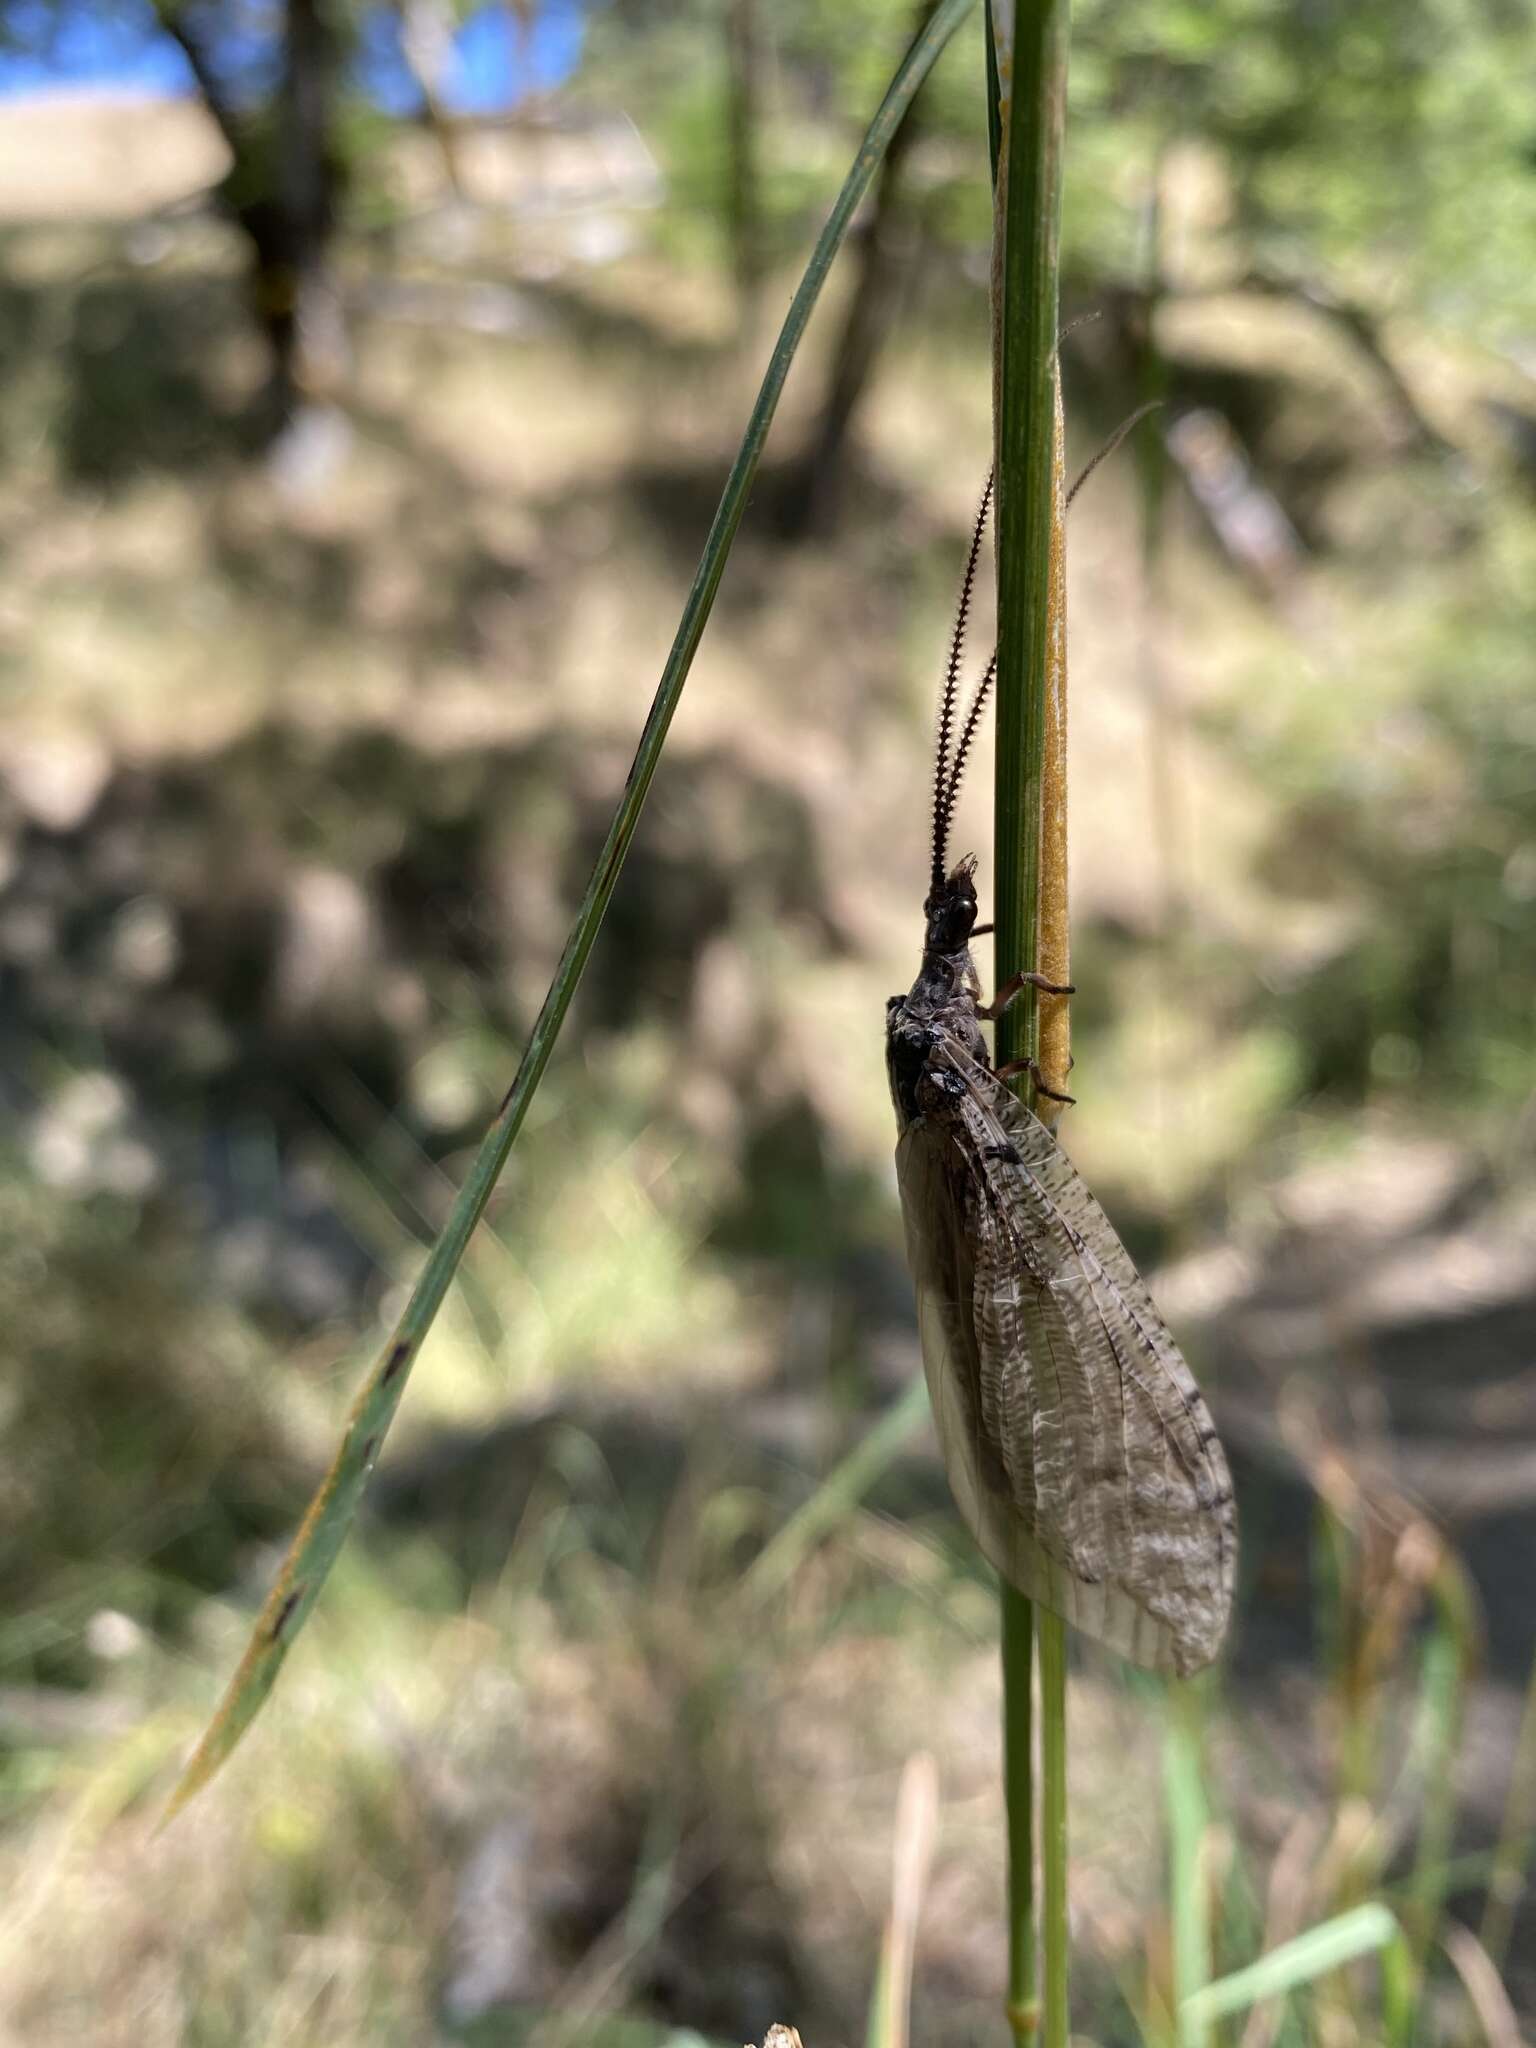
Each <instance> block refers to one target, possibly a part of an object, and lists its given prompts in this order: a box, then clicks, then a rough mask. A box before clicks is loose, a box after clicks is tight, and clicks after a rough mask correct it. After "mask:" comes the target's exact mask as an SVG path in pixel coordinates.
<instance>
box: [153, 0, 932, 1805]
mask: <svg viewBox="0 0 1536 2048" xmlns="http://www.w3.org/2000/svg"><path fill="white" fill-rule="evenodd" d="M971 4H972V0H940V4H939V5H938V6H936V7H935V9H934V11H933V14H932V15H931V16H930V18H929V20H928V21H927V23H926V25H925V26H924V27H923V29H922V31H921V32H920V33H919V34H918V36H917V37H916V38H915V39H914V41H913V43H912V45H911V47H910V48H909V49H908V51H907V53H906V55H905V57H904V58H903V59H902V62H901V64H900V66H899V68H898V69H897V72H896V74H895V77H894V78H893V79H892V81H891V84H890V87H889V88H888V90H887V92H886V95H885V98H884V99H883V100H882V102H881V104H880V108H879V110H878V112H877V113H876V115H875V117H874V119H873V121H872V122H871V123H870V125H869V130H868V133H867V134H866V135H865V137H864V140H863V143H862V144H861V145H860V148H859V152H858V155H857V156H856V157H855V158H854V161H853V166H852V168H851V169H850V171H849V173H848V176H847V177H846V179H845V180H844V182H843V187H842V190H841V192H839V194H838V196H837V200H836V202H835V203H834V205H833V208H832V211H831V214H830V215H829V217H828V220H827V224H826V226H825V227H824V228H823V229H822V232H821V236H820V239H819V240H818V241H817V244H816V247H815V249H814V251H813V252H812V255H811V259H810V261H809V263H808V264H807V266H806V269H805V273H804V275H803V276H802V278H801V280H800V283H799V286H798V287H797V289H796V291H795V295H794V298H793V299H792V300H791V302H790V308H789V312H788V314H787V315H786V317H785V321H784V325H783V328H782V329H781V331H780V333H779V338H778V340H777V342H776V343H775V345H774V350H773V354H772V356H771V358H770V359H769V363H768V369H767V372H766V374H765V375H764V378H763V382H762V386H761V388H760V389H759V391H758V395H757V400H756V402H755V404H754V405H753V408H752V413H751V417H750V418H749V420H748V422H747V430H746V433H745V434H744V436H743V437H742V442H741V446H740V448H739V449H738V451H737V454H736V459H735V461H734V462H733V463H732V465H731V470H730V474H729V476H728V477H727V479H726V483H725V489H724V490H723V492H722V493H721V497H720V503H719V505H718V507H717V508H716V511H715V516H714V519H713V521H712V523H711V525H710V529H709V536H708V538H707V540H706V541H705V544H704V552H703V554H702V556H701V557H700V560H699V566H698V569H697V571H696V573H695V575H694V579H693V587H692V588H691V590H690V591H689V593H688V601H687V603H686V604H685V605H684V607H683V615H682V619H681V621H680V623H679V625H678V629H677V635H676V638H675V639H674V640H673V643H672V651H671V653H670V654H669V655H668V657H667V662H666V666H665V668H664V669H663V670H662V675H661V681H660V682H659V683H658V685H657V688H656V695H655V697H654V699H653V701H652V704H651V709H650V714H649V716H648V717H647V719H646V722H645V727H644V730H643V731H642V733H641V736H640V744H639V747H638V749H637V750H636V753H635V759H634V763H633V765H632V766H631V768H630V771H629V779H628V780H627V782H626V783H625V785H624V792H623V795H622V796H621V797H620V799H619V804H618V808H617V810H616V811H615V813H614V817H613V823H612V824H611V825H610V826H609V828H608V835H607V837H606V839H605V840H604V842H603V847H602V850H601V852H600V853H599V854H598V857H597V862H596V865H595V866H594V868H593V870H592V875H591V879H590V880H589V881H588V883H587V887H586V892H585V894H584V895H583V897H582V900H581V905H580V908H579V909H578V910H577V913H576V918H575V922H574V923H573V925H572V927H571V932H570V936H569V938H568V939H567V940H566V942H565V950H564V952H563V953H562V954H561V956H560V961H559V964H558V966H557V967H556V969H555V974H554V979H553V980H552V981H551V983H550V986H549V993H548V994H547V995H546V996H545V998H544V1003H543V1007H542V1008H541V1009H540V1011H539V1014H538V1017H537V1018H536V1019H535V1021H534V1026H533V1030H532V1032H531V1034H530V1036H529V1040H528V1045H527V1048H526V1050H525V1051H524V1053H523V1057H522V1060H521V1062H520V1064H519V1066H518V1069H517V1073H516V1076H515V1077H514V1079H513V1082H512V1085H511V1087H510V1088H509V1089H508V1090H507V1093H506V1096H505V1097H504V1098H503V1101H502V1104H501V1107H500V1108H499V1109H498V1110H497V1112H496V1115H495V1117H494V1118H493V1119H492V1121H491V1126H490V1129H489V1130H488V1131H487V1132H486V1135H485V1137H484V1139H483V1140H482V1141H481V1145H480V1149H479V1151H478V1152H477V1153H476V1155H475V1158H474V1161H473V1163H472V1165H471V1166H470V1169H469V1174H468V1176H467V1178H466V1180H465V1182H464V1184H463V1186H462V1187H461V1188H460V1190H459V1193H458V1196H457V1198H456V1200H455V1201H454V1204H453V1207H452V1209H451V1210H450V1212H449V1215H448V1220H447V1222H446V1223H445V1224H444V1226H443V1228H442V1230H441V1232H440V1233H439V1235H438V1237H437V1240H436V1242H435V1243H434V1244H433V1246H432V1249H431V1251H430V1252H429V1253H428V1255H427V1260H426V1264H425V1265H424V1266H423V1268H422V1270H421V1274H420V1277H419V1278H418V1279H417V1282H416V1284H415V1286H414V1287H413V1288H412V1290H411V1294H410V1299H409V1300H408V1301H407V1303H406V1305H405V1309H404V1311H403V1313H402V1314H401V1317H400V1320H399V1322H398V1323H397V1324H396V1325H395V1328H394V1330H393V1331H392V1332H391V1334H390V1336H389V1338H388V1340H387V1341H386V1343H385V1345H384V1347H383V1349H382V1351H381V1352H380V1354H379V1356H378V1358H377V1360H376V1361H375V1363H374V1365H373V1366H372V1368H371V1369H370V1371H369V1374H368V1377H367V1378H366V1380H365V1381H364V1382H363V1385H362V1388H361V1389H360V1391H359V1393H358V1395H357V1398H356V1400H355V1401H354V1403H353V1406H352V1410H351V1413H350V1415H349V1416H348V1419H347V1424H346V1428H345V1430H344V1433H343V1436H342V1440H341V1444H340V1447H339V1448H338V1450H337V1452H336V1455H335V1457H334V1459H333V1460H332V1463H331V1466H330V1469H329V1470H328V1471H327V1473H326V1475H325V1477H324V1478H323V1479H322V1480H321V1482H320V1486H319V1489H318V1491H317V1492H316V1494H315V1496H314V1499H313V1500H312V1501H311V1502H310V1505H309V1507H308V1509H307V1510H306V1512H305V1515H304V1519H303V1521H302V1522H301V1523H300V1525H299V1530H298V1533H297V1535H296V1536H295V1538H294V1540H293V1543H292V1545H291V1546H290V1548H289V1551H288V1554H287V1556H286V1558H285V1559H284V1561H283V1563H282V1565H281V1566H280V1568H279V1570H278V1573H277V1577H276V1580H275V1581H274V1583H273V1586H272V1590H271V1592H270V1593H269V1594H268V1596H267V1599H266V1602H265V1604H264V1605H263V1607H262V1610H261V1612H260V1614H259V1615H258V1616H257V1618H256V1624H255V1627H254V1629H253V1630H252V1633H251V1637H250V1640H249V1642H248V1643H247V1645H246V1649H245V1654H244V1655H243V1657H242V1658H241V1660H240V1663H239V1666H238V1667H237V1669H236V1671H235V1674H234V1676H233V1678H232V1679H231V1680H230V1683H229V1687H228V1689H227V1690H226V1692H225V1695H224V1698H223V1701H222V1702H221V1704H220V1706H219V1709H218V1711H217V1713H216V1714H215V1716H214V1719H213V1721H212V1722H211V1723H210V1725H209V1727H208V1728H207V1730H206V1731H205V1733H204V1735H203V1738H202V1740H201V1741H200V1742H199V1744H198V1746H197V1749H196V1750H195V1751H194V1753H193V1756H192V1758H191V1761H190V1762H189V1763H188V1765H187V1767H186V1769H185V1771H184V1772H183V1773H182V1776H181V1779H180V1781H179V1782H178V1784H177V1786H176V1788H175V1790H174V1792H173V1793H172V1795H171V1799H170V1803H169V1805H168V1807H167V1810H166V1813H165V1816H164V1820H169V1819H170V1818H171V1816H172V1815H173V1814H174V1813H176V1812H177V1811H178V1810H179V1808H181V1807H182V1806H184V1805H185V1804H186V1802H187V1801H188V1800H189V1799H190V1798H191V1797H192V1796H193V1794H194V1793H196V1792H197V1791H198V1790H199V1789H200V1787H202V1786H203V1785H205V1784H206V1783H207V1782H208V1780H209V1779H210V1778H211V1777H212V1776H213V1775H214V1773H215V1772H216V1771H217V1770H218V1769H219V1767H220V1765H221V1764H222V1763H223V1762H224V1760H225V1758H226V1757H227V1756H228V1755H229V1753H230V1751H231V1750H232V1749H233V1748H234V1747H235V1745H236V1743H237V1742H238V1741H239V1740H240V1737H241V1736H242V1735H243V1734H244V1732H245V1730H246V1729H247V1728H248V1727H249V1725H250V1723H251V1722H252V1720H254V1718H255V1716H256V1714H257V1713H258V1711H259V1710H260V1708H261V1705H262V1703H263V1701H264V1700H265V1699H266V1697H267V1695H268V1693H269V1692H270V1691H271V1690H272V1687H273V1685H274V1683H275V1682H276V1679H277V1675H278V1672H279V1671H280V1670H281V1668H282V1665H283V1662H284V1660H285V1659H286V1657H287V1654H288V1651H289V1649H290V1648H291V1647H292V1644H293V1642H294V1640H295V1638H296V1637H297V1635H298V1633H299V1630H300V1629H301V1628H302V1627H303V1625H304V1622H305V1621H306V1620H307V1618H308V1616H309V1614H310V1612H311V1610H312V1608H313V1607H314V1604H315V1601H316V1600H317V1598H318V1597H319V1593H320V1589H321V1586H322V1585H323V1584H324V1582H325V1579H326V1577H327V1575H328V1574H329V1572H330V1569H331V1566H332V1565H333V1564H334V1563H335V1561H336V1557H337V1554H338V1553H339V1551H340V1549H341V1546H342V1543H343V1542H344V1541H345V1538H346V1535H347V1531H348V1530H349V1529H350V1527H351V1524H352V1520H353V1517H354V1516H355V1514H356V1512H357V1508H358V1504H359V1502H360V1501H361V1499H362V1495H363V1490H364V1488H365V1487H366V1485H367V1483H368V1479H369V1477H370V1475H371V1473H372V1471H373V1467H374V1465H375V1463H376V1462H377V1459H378V1455H379V1451H380V1448H381V1446H382V1444H383V1440H384V1435H385V1432H386V1430H387V1429H388V1427H389V1424H390V1422H391V1421H392V1420H393V1418H394V1414H395V1410H396V1408H397V1407H398V1405H399V1401H400V1396H401V1394H402V1392H403V1391H404V1388H405V1383H406V1380H407V1379H408V1378H409V1376H410V1370H411V1367H412V1366H413V1365H414V1363H415V1360H416V1357H417V1355H418V1353H419V1351H420V1348H421V1344H422V1340H423V1339H424V1338H425V1336H426V1334H427V1332H428V1330H429V1329H430V1328H431V1326H432V1323H433V1321H434V1319H435V1318H436V1315H437V1312H438V1310H439V1308H440V1307H441V1306H442V1303H443V1300H444V1297H445V1296H446V1294H447V1292H448V1289H449V1287H450V1286H451V1285H452V1282H453V1279H454V1276H455V1274H456V1273H457V1271H458V1268H459V1263H460V1261H461V1260H462V1258H463V1256H464V1251H465V1247H466V1246H467V1244H468V1243H469V1239H470V1237H471V1235H472V1233H473V1232H474V1229H475V1227H476V1225H477V1224H478V1223H479V1221H480V1218H481V1217H482V1215H483V1214H484V1213H485V1208H486V1205H487V1203H488V1202H489V1201H490V1198H491V1194H492V1192H493V1190H494V1189H495V1187H496V1184H497V1182H498V1181H499V1179H500V1178H501V1173H502V1169H503V1168H504V1167H505V1165H506V1163H507V1160H508V1157H509V1156H510V1154H511V1151H512V1147H513V1145H514V1143H515V1142H516V1139H517V1135H518V1133H519V1131H520V1130H521V1129H522V1125H523V1119H524V1118H525V1117H526V1115H527V1113H528V1106H529V1104H530V1103H531V1102H532V1100H533V1097H534V1094H535V1092H536V1091H537V1089H538V1086H539V1083H540V1081H541V1080H542V1079H543V1076H544V1070H545V1068H546V1067H547V1066H548V1064H549V1057H550V1054H551V1053H552V1052H553V1050H554V1046H555V1040H556V1039H557V1038H558V1037H559V1035H560V1027H561V1025H562V1024H563V1023H564V1022H565V1016H566V1012H567V1011H568V1010H569V1008H570V1005H571V998H572V997H573V996H574V994H575V993H576V988H577V985H578V984H579V982H580V980H581V977H582V974H583V972H584V971H585V968H586V964H587V959H588V956H589V955H590V953H591V951H592V946H593V943H594V941H595V940H596V938H597V934H598V929H599V927H600V926H601V924H602V921H603V916H604V913H605V912H606V910H607V908H608V903H609V900H610V898H611V897H612V895H613V891H614V888H615V886H616V884H617V882H618V879H619V874H620V871H621V870H622V868H623V865H624V858H625V855H626V854H627V853H628V851H629V846H630V841H631V840H632V839H633V838H634V835H635V827H636V826H637V824H638V823H639V820H640V812H641V809H642V808H643V806H644V803H645V798H646V793H647V791H648V790H649V789H650V786H651V780H652V777H653V776H654V775H655V773H656V767H657V763H658V762H659V761H660V759H661V750H662V747H663V745H664V743H665V741H666V737H667V732H668V729H669V727H670V726H671V723H672V716H673V713H674V712H675V711H676V709H677V705H678V700H679V698H680V697H681V695H682V690H683V684H684V683H685V682H686V681H687V678H688V672H689V670H690V668H691V667H692V666H693V658H694V655H695V654H696V653H697V651H698V646H699V641H700V639H701V638H702V636H703V632H704V627H705V624H706V623H707V621H708V618H709V614H710V611H711V609H712V607H713V605H714V601H715V593H716V592H717V590H718V589H719V587H720V579H721V577H722V575H723V574H724V572H725V563H726V558H727V556H728V555H729V553H730V548H731V543H732V541H733V540H734V539H735V536H736V529H737V527H738V526H739V525H740V524H741V517H742V513H743V512H744V511H745V509H746V504H747V499H748V497H749V496H750V494H751V490H752V485H753V481H754V479H755V477H756V474H757V469H758V464H759V462H760V461H761V459H762V452H763V444H764V442H765V441H766V440H767V437H768V429H769V426H770V424H771V423H772V420H773V416H774V413H775V411H776V409H777V407H778V402H779V397H780V394H781V392H782V391H783V389H784V382H785V379H786V377H787V376H788V374H789V366H790V364H791V362H792V361H793V359H794V355H795V351H796V350H797V349H798V347H799V345H800V341H801V338H802V336H803V335H804V333H805V329H806V325H807V323H808V322H809V320H810V317H811V312H812V309H813V307H814V306H815V303H816V300H817V298H818V297H819V295H820V292H821V288H822V285H823V284H824V283H825V281H826V276H827V272H828V271H829V269H830V268H831V265H832V259H833V258H834V256H835V255H836V254H837V251H838V249H839V248H840V247H841V246H842V242H843V239H844V237H845V236H846V234H847V232H848V227H849V223H850V222H851V220H852V219H853V216H854V213H855V212H856V210H857V208H858V206H859V202H860V201H861V200H862V199H863V197H864V194H865V193H866V192H867V191H868V189H869V185H870V181H871V179H872V178H873V177H874V174H875V172H876V170H877V169H878V167H879V164H880V160H881V158H882V157H883V156H884V154H885V151H886V148H887V146H888V145H889V143H890V140H891V137H892V136H893V135H894V134H895V132H896V130H897V128H898V127H899V125H900V123H901V120H902V117H903V115H904V114H905V113H906V111H907V108H908V107H909V106H910V104H911V102H912V99H913V96H914V95H915V93H916V92H917V89H918V87H919V86H920V85H921V84H922V82H923V80H924V79H925V78H926V77H927V75H928V73H929V71H930V70H931V69H932V68H933V64H934V61H935V60H936V58H937V57H938V55H939V52H940V51H941V50H942V49H943V48H944V45H945V44H946V43H947V42H948V41H949V38H950V37H951V36H952V35H953V34H954V32H955V30H956V29H957V28H958V27H959V26H960V23H961V22H962V21H963V20H964V19H965V17H966V15H967V14H968V13H969V12H970V8H971ZM163 1824H164V1821H162V1825H163Z"/></svg>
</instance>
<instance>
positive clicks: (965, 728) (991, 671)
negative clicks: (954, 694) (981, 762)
mask: <svg viewBox="0 0 1536 2048" xmlns="http://www.w3.org/2000/svg"><path fill="white" fill-rule="evenodd" d="M996 675H997V656H996V654H994V655H993V656H992V659H991V660H990V661H989V662H988V663H987V665H986V667H985V668H984V669H983V670H982V672H981V681H980V682H979V683H978V684H977V685H976V694H975V696H974V697H973V698H972V699H971V708H970V710H969V711H967V713H966V714H965V723H964V725H962V726H961V728H960V739H959V743H958V745H957V746H956V748H955V759H954V766H953V767H952V768H951V769H950V771H949V786H948V788H947V789H946V790H945V792H944V798H943V823H942V825H941V826H940V827H939V831H940V835H941V836H940V840H939V845H940V849H941V851H942V848H943V847H944V846H945V845H947V844H948V841H949V823H950V820H951V818H953V817H954V815H955V804H956V802H957V801H958V800H959V796H960V777H961V775H962V773H963V772H964V769H965V757H966V755H967V754H968V753H969V752H970V750H971V741H972V740H973V739H975V737H976V732H977V728H978V727H979V726H980V724H981V714H982V712H983V711H985V710H986V708H987V698H988V696H989V695H990V694H991V690H992V683H993V679H994V678H995V677H996Z"/></svg>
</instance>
